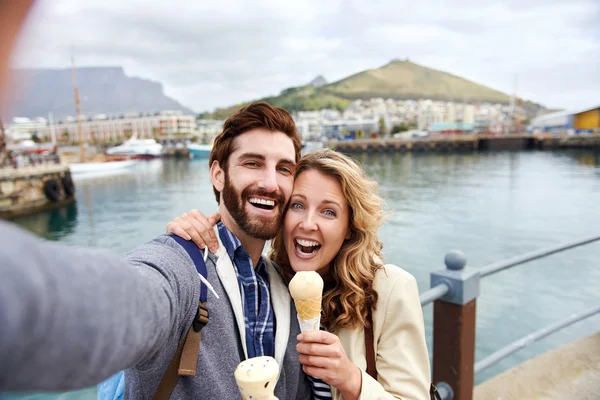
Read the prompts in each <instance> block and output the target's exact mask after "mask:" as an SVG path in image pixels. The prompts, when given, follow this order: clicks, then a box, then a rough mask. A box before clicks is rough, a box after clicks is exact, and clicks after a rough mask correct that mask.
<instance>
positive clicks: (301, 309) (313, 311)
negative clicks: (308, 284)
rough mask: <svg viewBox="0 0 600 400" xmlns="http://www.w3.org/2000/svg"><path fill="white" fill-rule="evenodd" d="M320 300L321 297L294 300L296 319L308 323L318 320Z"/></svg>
mask: <svg viewBox="0 0 600 400" xmlns="http://www.w3.org/2000/svg"><path fill="white" fill-rule="evenodd" d="M321 299H322V297H321V296H319V297H314V298H312V299H306V300H294V304H295V305H296V311H297V312H298V319H300V320H303V321H308V320H311V319H315V318H319V317H320V316H321Z"/></svg>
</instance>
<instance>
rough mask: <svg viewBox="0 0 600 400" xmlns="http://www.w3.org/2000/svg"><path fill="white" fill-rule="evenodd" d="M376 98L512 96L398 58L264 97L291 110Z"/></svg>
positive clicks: (503, 99) (497, 99)
mask: <svg viewBox="0 0 600 400" xmlns="http://www.w3.org/2000/svg"><path fill="white" fill-rule="evenodd" d="M372 97H383V98H386V99H387V98H392V99H397V100H404V99H406V100H408V99H415V100H417V99H433V100H447V101H457V102H458V101H466V102H485V101H487V102H492V103H508V101H509V99H510V96H509V95H507V94H505V93H502V92H500V91H497V90H494V89H491V88H488V87H486V86H483V85H480V84H477V83H475V82H472V81H469V80H467V79H464V78H461V77H459V76H456V75H452V74H449V73H447V72H442V71H438V70H435V69H431V68H427V67H424V66H422V65H419V64H415V63H413V62H410V61H399V60H394V61H392V62H390V63H388V64H386V65H384V66H383V67H381V68H377V69H369V70H366V71H362V72H359V73H357V74H354V75H351V76H349V77H347V78H344V79H341V80H339V81H337V82H332V83H330V84H326V85H323V86H320V87H314V86H311V85H307V86H300V87H296V88H289V89H286V90H284V91H282V92H281V94H279V95H278V96H272V97H265V98H262V99H260V100H264V101H267V102H269V103H270V104H273V105H275V106H279V107H284V108H286V109H288V110H289V111H309V110H318V109H321V108H337V109H344V108H345V107H346V106H347V105H348V104H350V101H352V100H355V99H368V98H372ZM244 104H247V103H243V104H238V105H236V106H233V107H229V108H225V109H219V110H216V111H215V112H214V113H211V114H208V115H206V116H207V117H209V118H218V119H223V118H226V117H228V116H230V115H231V114H232V113H234V112H235V111H236V110H237V109H239V108H240V107H241V106H243V105H244Z"/></svg>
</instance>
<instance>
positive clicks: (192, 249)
mask: <svg viewBox="0 0 600 400" xmlns="http://www.w3.org/2000/svg"><path fill="white" fill-rule="evenodd" d="M171 237H172V238H173V239H174V240H175V241H176V242H177V243H178V244H179V245H180V246H181V247H183V248H184V250H185V251H186V252H187V253H188V255H189V256H190V258H191V259H192V261H193V262H194V265H195V266H196V270H197V271H198V274H200V275H201V276H202V277H203V278H204V279H205V280H206V279H207V277H208V270H207V269H206V263H205V262H204V258H203V256H202V252H201V250H200V249H199V248H198V247H197V246H196V244H195V243H194V242H191V241H187V240H184V239H182V238H181V237H179V236H176V235H171ZM207 300H208V287H207V286H206V285H205V284H204V283H202V282H201V283H200V299H199V301H198V309H197V310H196V315H195V316H194V320H193V321H192V324H191V326H190V327H189V328H188V331H187V333H186V335H185V337H184V339H183V340H182V341H181V342H180V343H179V346H178V347H177V351H176V352H175V354H174V355H173V358H172V359H171V362H170V363H169V366H168V367H167V370H166V371H165V374H164V375H163V377H162V379H161V381H160V384H159V385H158V390H157V391H156V394H155V395H154V398H153V400H168V399H169V398H170V397H171V393H173V390H174V389H175V386H177V381H178V380H179V377H180V376H195V375H196V364H197V363H198V351H199V350H200V331H201V330H202V328H204V326H206V324H207V323H208V317H209V314H208V309H207V308H206V303H207Z"/></svg>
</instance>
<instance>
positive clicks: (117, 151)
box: [106, 135, 164, 159]
mask: <svg viewBox="0 0 600 400" xmlns="http://www.w3.org/2000/svg"><path fill="white" fill-rule="evenodd" d="M106 154H107V155H109V156H129V157H130V158H142V159H148V158H158V157H162V155H163V154H164V148H163V146H162V145H161V144H160V143H158V142H157V141H156V140H154V139H138V138H137V136H136V135H133V136H132V137H131V138H130V139H129V140H126V141H125V142H124V143H123V144H121V145H119V146H116V147H111V148H110V149H108V150H106Z"/></svg>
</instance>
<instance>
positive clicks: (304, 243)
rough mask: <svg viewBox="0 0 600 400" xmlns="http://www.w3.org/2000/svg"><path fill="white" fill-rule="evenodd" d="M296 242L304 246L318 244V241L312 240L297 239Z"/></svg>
mask: <svg viewBox="0 0 600 400" xmlns="http://www.w3.org/2000/svg"><path fill="white" fill-rule="evenodd" d="M297 242H298V244H299V245H300V246H304V247H313V246H319V242H313V241H312V240H304V239H298V240H297Z"/></svg>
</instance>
